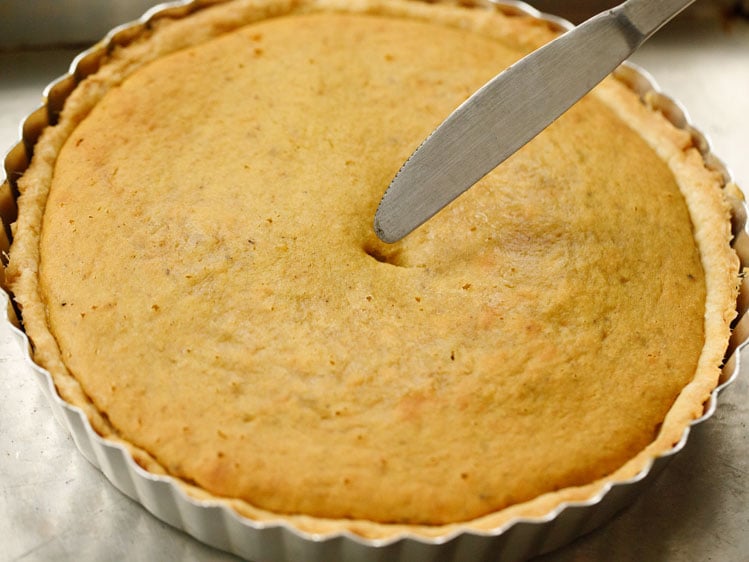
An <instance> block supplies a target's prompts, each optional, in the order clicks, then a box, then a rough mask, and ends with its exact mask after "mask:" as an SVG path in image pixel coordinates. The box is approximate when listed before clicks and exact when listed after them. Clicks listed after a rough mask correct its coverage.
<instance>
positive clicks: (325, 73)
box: [7, 0, 739, 538]
mask: <svg viewBox="0 0 749 562" xmlns="http://www.w3.org/2000/svg"><path fill="white" fill-rule="evenodd" d="M556 33H557V31H555V30H554V29H552V28H551V27H550V25H549V24H548V23H544V22H542V21H539V20H537V19H534V18H531V17H529V16H523V15H508V14H505V13H503V12H501V11H499V10H493V9H485V8H478V7H474V8H468V7H464V6H458V5H454V4H448V3H422V2H414V1H405V0H361V1H357V2H339V1H336V0H318V1H313V0H298V1H285V0H263V1H261V0H249V1H243V0H236V1H230V2H222V3H216V4H215V5H211V6H208V7H203V8H201V9H199V10H195V12H194V13H193V14H191V15H189V16H187V17H180V18H168V17H165V18H162V19H159V20H158V21H157V22H155V23H154V24H153V25H152V26H149V27H148V29H146V30H145V31H143V32H142V33H141V34H140V36H139V37H137V38H135V39H134V40H133V41H132V42H130V43H129V44H127V45H123V46H120V47H118V48H114V49H112V51H111V52H110V53H109V54H108V56H107V58H106V60H105V61H103V62H102V64H101V67H100V69H99V70H98V72H96V73H94V74H92V75H91V76H89V77H88V78H86V79H85V80H84V81H82V82H81V83H80V84H79V85H78V86H77V88H76V89H75V91H74V92H73V93H72V94H71V96H70V97H69V98H68V100H67V102H66V104H65V107H64V110H63V112H62V115H61V118H60V120H59V123H57V124H56V125H55V126H52V127H49V128H48V129H46V130H45V132H44V133H43V135H42V137H41V140H40V142H39V143H38V145H37V147H36V149H35V153H34V158H33V160H32V163H31V166H30V168H29V170H28V171H27V173H26V174H25V175H24V177H23V178H22V179H21V180H20V182H19V190H20V194H21V195H20V197H19V218H18V221H17V222H16V224H15V225H14V227H13V233H14V240H13V244H12V247H11V252H10V264H9V266H8V271H7V275H8V280H9V283H10V286H11V288H12V290H13V293H14V296H15V299H16V302H17V304H18V307H19V309H20V311H21V313H22V318H23V322H24V328H25V330H26V331H27V333H28V335H29V337H30V339H31V341H32V342H33V356H34V359H35V361H36V362H38V363H39V364H40V365H42V366H43V367H45V368H46V369H48V370H49V371H50V373H51V374H52V377H53V379H54V382H55V385H56V388H57V390H58V392H59V394H60V395H61V397H62V398H63V399H64V400H66V401H67V402H69V403H71V404H73V405H75V406H78V407H80V408H81V409H83V411H84V412H85V413H86V415H87V416H88V418H89V420H90V422H91V424H92V426H93V428H94V429H95V430H96V431H97V432H98V433H99V434H101V435H102V436H104V437H105V438H107V439H110V440H112V441H114V442H117V443H121V444H123V445H124V446H126V447H127V448H128V450H129V451H130V452H131V454H132V456H133V458H134V459H135V460H136V461H137V462H138V463H139V464H140V465H141V466H142V467H144V468H145V469H146V470H148V471H151V472H153V473H154V474H164V475H170V476H172V477H173V478H174V479H176V480H177V481H178V482H180V483H181V485H182V486H183V487H184V489H185V490H187V491H188V493H189V494H191V495H192V496H194V497H196V498H199V499H203V498H210V499H214V500H218V501H224V502H226V504H227V505H230V506H231V507H232V508H233V509H235V510H236V511H237V512H238V513H240V514H242V515H244V516H246V517H249V518H251V519H254V520H278V519H283V520H287V521H290V522H292V523H293V525H295V526H296V527H297V528H300V529H302V530H305V531H310V532H322V531H327V530H331V529H348V530H351V531H353V532H355V533H358V534H360V535H363V536H367V537H377V538H379V537H388V536H394V535H395V534H397V533H399V532H401V531H402V530H403V529H404V528H407V529H409V530H411V531H412V532H414V533H416V534H420V535H423V536H434V535H442V534H444V533H445V532H446V531H448V530H450V529H454V528H458V527H460V528H473V529H493V528H496V527H497V526H499V525H501V524H503V523H504V522H506V521H509V520H510V519H512V518H514V517H518V516H537V515H544V514H546V513H548V512H550V511H551V510H553V509H554V508H555V507H556V506H557V505H559V504H560V503H561V502H563V501H570V500H585V499H587V498H590V497H592V496H594V495H595V494H596V493H598V492H599V491H600V490H602V489H603V488H604V486H606V485H607V484H608V483H610V482H616V481H620V480H622V479H625V478H628V477H631V476H632V475H634V474H637V473H638V472H639V471H641V470H643V468H644V467H646V466H648V464H649V463H650V462H651V461H652V459H653V458H654V457H656V456H657V455H659V454H660V453H662V452H663V451H666V450H668V449H669V448H671V447H672V446H673V444H674V443H676V442H677V441H678V440H679V439H680V438H681V436H682V434H683V432H684V430H685V428H686V427H687V426H688V424H689V423H690V421H692V420H693V419H695V418H696V417H699V416H700V415H701V413H702V409H703V403H704V402H705V400H706V399H707V397H708V396H709V395H710V393H711V391H712V390H713V389H714V388H715V386H716V384H717V381H718V376H719V372H720V366H721V362H722V359H723V356H724V353H725V350H726V347H727V342H728V338H729V334H730V323H731V320H732V319H733V317H734V315H735V310H736V297H737V287H738V279H739V271H738V269H739V265H738V260H737V258H736V256H735V254H734V252H733V250H732V249H731V246H730V241H731V223H730V211H729V206H728V203H727V200H726V196H725V194H724V189H723V187H724V186H723V185H722V180H721V177H720V176H719V174H717V173H716V172H715V171H713V170H711V169H710V168H709V167H708V166H707V165H706V164H705V162H704V161H703V158H702V156H701V155H700V152H699V151H698V150H697V148H696V147H695V146H693V142H692V140H691V137H690V135H689V134H688V133H687V132H685V131H682V130H678V129H676V128H675V127H673V126H672V125H671V124H670V123H669V122H668V121H667V119H665V118H664V117H663V116H662V115H661V114H660V113H659V112H658V111H656V110H655V109H653V108H652V107H650V106H649V105H648V103H647V100H645V101H642V100H640V98H639V97H638V96H637V95H636V94H635V93H634V92H632V91H631V90H630V89H629V88H628V87H626V86H625V85H624V84H622V83H620V82H619V81H617V80H616V79H614V78H609V79H607V80H606V81H604V83H603V84H601V85H600V86H599V87H597V88H596V89H595V90H594V91H593V92H592V93H591V94H589V95H588V96H586V97H585V98H584V99H583V100H581V101H580V102H579V103H578V104H576V105H575V106H574V107H573V108H572V109H571V110H570V111H569V112H567V113H566V114H565V115H563V116H562V117H561V118H560V119H559V120H557V121H556V122H555V123H554V124H552V125H551V126H550V127H549V128H548V129H547V130H546V131H544V132H543V133H542V134H541V135H539V136H538V137H537V138H535V139H534V140H533V141H532V142H531V143H529V144H528V145H527V146H526V147H524V148H523V149H522V150H521V151H520V152H518V153H517V154H515V155H514V156H513V157H511V159H509V160H508V161H507V162H505V163H504V164H502V165H501V166H499V167H498V168H497V169H496V170H494V171H493V172H492V173H491V174H489V175H488V176H487V177H485V178H484V179H483V180H482V181H480V182H479V184H477V185H476V186H475V187H473V188H472V189H471V190H469V191H468V192H467V193H466V194H465V195H464V196H462V197H460V198H459V199H458V200H456V201H455V202H454V203H453V204H451V205H450V206H448V207H447V208H446V209H444V210H443V211H442V212H441V213H439V214H438V215H437V216H435V217H434V218H433V219H432V220H430V221H428V222H427V223H426V224H424V225H423V226H422V227H420V228H419V229H418V230H416V231H415V232H414V233H412V234H411V235H409V236H408V237H406V238H405V239H403V240H402V241H401V242H399V243H396V244H392V245H388V244H385V243H383V242H381V241H379V240H378V239H377V238H376V236H375V234H374V232H373V229H372V218H373V216H374V211H375V209H376V207H377V204H378V202H379V199H380V198H381V196H382V194H383V192H384V189H385V188H386V187H387V185H388V183H389V182H390V180H391V179H392V177H393V176H394V175H395V173H396V172H397V171H398V169H399V167H400V166H401V165H402V163H403V162H404V161H405V160H406V158H407V157H408V156H409V154H410V153H411V152H412V151H413V150H414V149H415V148H416V147H417V146H418V145H419V143H420V142H421V141H422V140H423V139H424V138H425V137H426V136H427V135H428V134H429V133H430V131H432V130H433V129H434V128H435V127H436V126H437V125H438V124H439V123H440V122H441V121H442V120H443V119H444V118H445V117H446V116H447V115H448V114H449V113H450V112H451V111H452V109H454V108H455V107H456V106H457V105H459V104H460V103H461V102H462V101H463V100H465V99H466V98H467V97H468V96H469V95H470V94H471V93H472V92H474V91H475V90H476V89H478V88H479V87H480V86H481V85H482V84H483V83H485V82H486V81H487V80H488V79H490V78H491V77H493V76H494V75H496V74H497V73H498V72H499V71H500V70H501V69H502V68H504V67H506V66H508V65H510V64H511V63H512V62H514V61H516V60H517V59H519V58H521V57H522V56H523V55H524V54H526V53H528V52H530V51H531V50H533V49H535V48H536V47H538V46H540V45H542V44H544V43H545V42H547V41H549V40H550V39H552V38H553V37H554V36H555V34H556Z"/></svg>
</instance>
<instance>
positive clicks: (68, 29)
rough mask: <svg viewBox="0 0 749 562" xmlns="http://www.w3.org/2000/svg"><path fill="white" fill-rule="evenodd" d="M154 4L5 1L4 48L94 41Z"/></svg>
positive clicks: (0, 5)
mask: <svg viewBox="0 0 749 562" xmlns="http://www.w3.org/2000/svg"><path fill="white" fill-rule="evenodd" d="M154 4H156V2H155V1H154V0H107V1H105V2H103V1H102V0H2V1H0V49H13V48H19V47H34V48H39V47H44V46H55V45H58V46H59V45H65V44H71V43H75V44H79V45H81V44H86V43H92V42H94V41H97V40H98V39H99V38H101V37H103V36H104V34H105V33H106V32H107V31H109V30H110V29H111V28H113V27H114V26H116V25H119V24H121V23H125V22H127V21H130V20H134V19H136V18H138V17H140V15H141V14H142V13H143V12H145V11H146V9H148V8H150V7H151V6H153V5H154Z"/></svg>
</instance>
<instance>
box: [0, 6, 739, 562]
mask: <svg viewBox="0 0 749 562" xmlns="http://www.w3.org/2000/svg"><path fill="white" fill-rule="evenodd" d="M206 4H207V3H206V2H205V1H200V0H182V1H178V2H171V3H167V4H162V5H159V6H157V7H156V8H154V9H152V10H150V11H148V12H147V13H146V14H145V15H144V16H143V17H141V18H140V19H138V20H137V21H134V22H132V23H129V24H125V25H122V26H119V27H117V28H115V29H113V30H112V31H111V32H109V33H108V34H107V36H106V37H105V38H104V39H103V40H102V41H100V42H99V43H97V44H96V45H95V46H94V47H92V48H91V49H88V50H86V51H84V52H83V53H81V54H80V55H79V56H78V57H76V58H75V60H74V61H73V62H72V64H71V66H70V71H69V73H68V74H66V75H64V76H62V77H61V78H59V79H58V80H56V81H54V82H53V83H51V84H50V85H49V86H48V87H47V88H46V90H45V92H44V97H45V100H46V101H45V103H44V104H43V105H42V106H41V107H40V108H38V109H37V110H36V111H34V112H33V113H31V114H30V115H29V116H28V117H27V118H26V119H25V120H24V122H23V124H22V133H21V139H20V141H19V143H18V144H16V145H15V146H14V147H13V148H11V149H10V151H9V152H8V153H7V156H6V158H5V161H4V167H5V172H6V181H5V182H4V183H3V185H2V189H0V215H2V218H3V223H4V225H5V226H6V229H2V232H0V245H2V248H1V249H2V250H3V251H5V250H7V246H8V242H9V238H10V231H9V230H8V229H7V226H8V225H9V224H10V223H12V222H13V220H14V219H15V212H16V209H15V203H14V197H15V194H16V181H17V179H18V177H20V176H21V175H22V174H23V172H24V171H25V170H26V168H27V167H28V165H29V162H30V159H31V156H32V154H33V150H34V145H35V143H36V142H37V140H38V137H39V135H40V134H41V131H42V130H43V129H44V127H46V126H48V125H50V124H54V123H55V122H56V120H57V117H58V115H59V111H60V109H61V108H62V106H63V104H64V102H65V99H66V98H67V96H68V95H69V94H70V92H72V91H73V89H74V88H75V87H76V85H77V84H78V82H80V81H81V80H82V79H84V78H85V77H86V76H88V75H90V74H92V73H93V72H95V71H96V70H97V69H98V66H99V63H100V61H101V60H102V58H103V57H104V56H105V54H106V52H107V50H108V49H110V48H111V46H112V45H117V44H126V43H128V42H130V41H131V40H132V39H133V38H135V37H137V36H138V35H139V34H140V33H141V32H142V31H143V30H144V29H145V28H146V27H147V26H148V24H149V22H150V21H152V20H153V19H155V18H160V17H183V16H186V15H187V14H189V13H192V12H193V11H195V10H198V9H201V8H202V7H203V6H205V5H206ZM477 4H478V3H477ZM491 4H492V6H491V7H492V8H493V9H498V10H501V11H503V12H505V13H508V14H524V15H531V16H533V17H537V18H540V19H544V20H545V21H547V22H549V23H550V24H551V25H553V26H556V27H557V28H558V29H560V30H564V29H568V28H569V27H571V24H570V23H569V22H567V21H565V20H563V19H560V18H557V17H554V16H550V15H547V14H542V13H540V12H538V11H537V10H535V9H533V8H532V7H530V6H528V5H527V4H524V3H523V2H514V1H506V2H491ZM615 76H616V77H617V78H618V79H619V80H620V81H622V82H623V83H625V84H626V85H627V86H629V87H630V88H631V89H632V90H634V91H635V92H637V93H638V94H639V95H640V96H641V97H643V98H646V97H647V100H648V103H650V104H651V105H654V106H655V107H656V108H657V109H659V110H660V111H661V112H662V113H663V114H664V115H665V116H666V117H667V118H668V119H669V120H670V121H671V122H672V123H673V124H674V125H675V126H677V127H679V128H681V129H684V130H686V131H688V132H689V133H690V135H691V137H692V139H693V143H694V145H695V146H696V147H698V149H699V150H700V151H701V152H702V154H703V156H704V158H705V161H706V163H707V165H708V166H709V167H712V168H713V169H715V170H716V171H717V172H719V173H720V174H721V176H722V177H723V181H724V184H725V186H726V190H727V193H728V195H729V200H730V201H731V202H732V219H733V232H734V247H735V249H736V251H737V253H738V254H739V257H740V260H741V263H742V266H743V267H746V266H747V264H749V234H748V233H747V225H746V221H747V218H746V217H747V207H746V204H745V203H744V199H743V195H742V194H741V193H740V192H739V191H738V190H737V189H736V188H735V186H733V184H732V178H731V175H730V172H729V171H728V170H727V169H726V167H725V166H724V165H723V164H722V163H721V161H720V160H719V159H718V158H716V157H715V156H714V155H713V154H712V152H711V148H710V143H709V141H708V140H707V139H706V138H705V136H704V135H702V134H701V133H700V132H699V131H698V130H697V129H696V128H695V127H694V125H693V124H692V122H691V121H690V119H689V117H688V116H687V114H686V113H685V111H684V110H683V109H682V107H681V106H680V105H679V104H678V103H677V102H675V101H673V100H672V99H671V98H669V97H667V96H666V95H664V94H663V93H662V92H661V91H660V90H659V88H658V87H657V85H656V84H655V82H654V81H653V80H652V78H651V77H649V76H648V75H647V73H646V72H645V71H643V70H642V69H640V68H638V67H636V66H634V65H631V64H625V65H623V66H622V67H621V68H620V69H618V70H617V71H616V73H615ZM1 271H2V270H1V269H0V272H1ZM744 285H745V286H744V287H742V289H749V287H746V282H744ZM746 295H749V290H742V296H741V297H739V300H738V302H737V312H738V316H737V319H736V321H735V326H734V333H733V336H732V339H731V341H730V344H729V349H728V351H727V354H726V359H725V364H724V367H723V371H722V376H721V379H720V383H719V386H718V387H717V388H716V389H715V391H714V392H713V393H712V395H711V396H710V398H709V399H708V400H707V401H706V403H705V406H704V413H703V415H702V416H701V417H700V418H699V419H697V420H695V421H694V422H693V423H692V426H694V425H697V424H701V423H702V422H704V421H705V420H706V419H708V418H709V417H711V416H712V415H713V413H714V412H715V409H716V407H717V403H718V397H719V394H720V392H721V391H722V390H723V389H724V388H725V387H726V386H727V385H729V384H730V383H731V382H732V381H733V380H734V379H735V378H736V377H737V375H738V373H739V370H740V365H739V363H740V353H739V351H740V349H741V348H742V347H744V346H745V345H746V342H747V339H748V338H749V320H747V316H746V311H747V308H749V297H748V296H746ZM6 303H7V306H6V307H5V308H6V310H7V311H8V312H7V317H6V318H5V319H4V320H2V321H5V322H6V323H9V324H12V326H13V327H12V328H11V332H12V334H13V338H14V339H15V340H16V341H17V343H18V345H19V347H20V349H21V350H22V352H23V354H24V365H25V367H26V368H27V369H28V371H29V373H30V374H32V375H33V376H34V377H35V378H36V379H37V380H38V382H39V383H40V385H41V388H42V390H43V392H44V394H45V396H46V397H47V399H48V401H49V403H50V405H51V407H52V410H53V412H54V414H55V416H56V418H57V419H58V420H59V421H60V422H61V423H62V424H63V425H64V426H65V427H66V428H67V429H68V431H69V432H70V434H71V435H72V437H73V439H74V441H75V443H76V445H77V447H78V448H79V449H80V451H81V453H82V454H83V455H84V456H85V458H86V459H88V460H89V461H90V462H91V463H92V464H93V465H95V466H96V467H98V468H99V469H100V470H101V471H102V473H103V474H104V475H105V476H106V477H107V478H108V479H109V480H110V481H111V483H112V484H113V485H114V486H115V487H117V488H118V489H119V490H121V491H122V492H123V493H124V494H126V495H127V496H129V497H131V498H133V499H134V500H135V501H137V502H139V503H140V504H141V505H143V507H145V508H146V509H147V510H148V511H150V512H151V513H152V514H154V515H155V516H156V517H158V518H159V519H161V520H163V521H165V522H166V523H168V524H170V525H172V526H174V527H176V528H178V529H181V530H184V531H185V532H187V533H188V534H190V535H192V536H193V537H195V538H197V539H198V540H201V541H203V542H205V543H207V544H209V545H212V546H215V547H217V548H220V549H223V550H226V551H228V552H232V553H234V554H237V555H239V556H242V557H244V558H248V559H251V560H267V561H277V562H280V561H290V560H300V559H303V560H306V561H326V562H330V561H335V560H341V561H343V560H362V561H364V560H366V561H368V562H375V561H383V562H384V561H403V562H406V561H408V562H412V561H415V562H421V561H423V562H426V561H436V560H440V561H455V562H458V561H463V560H476V561H484V560H486V561H488V560H503V561H514V560H525V559H527V558H529V557H532V556H534V555H537V554H541V553H544V552H548V551H551V550H553V549H555V548H558V547H559V546H561V545H564V544H566V543H568V542H570V541H572V540H573V539H574V538H576V537H578V536H580V535H582V534H584V533H587V532H589V531H590V530H592V529H594V528H596V527H598V526H600V525H601V524H603V523H605V522H606V521H607V520H608V519H610V518H611V517H612V515H614V514H615V513H617V512H618V511H619V510H621V509H623V508H624V507H625V506H627V505H628V504H629V503H631V502H632V501H633V500H634V499H635V498H636V497H637V496H638V495H639V493H640V492H641V490H642V489H643V488H644V487H646V486H647V485H648V484H650V483H651V482H652V480H653V479H654V478H655V477H656V476H657V474H658V473H659V472H660V471H661V470H662V469H663V468H664V467H665V466H666V465H667V464H668V462H669V460H671V459H672V458H673V457H674V455H676V454H677V453H679V452H680V451H681V450H682V449H683V448H684V446H685V444H686V442H687V439H688V436H689V433H690V429H689V428H687V430H686V431H685V432H684V434H683V435H682V437H681V439H680V440H679V442H678V443H676V444H675V445H674V446H673V448H672V449H670V450H669V451H667V452H666V453H664V454H663V455H661V456H660V457H658V458H657V459H655V461H653V462H652V463H651V465H650V466H647V467H645V468H644V469H643V470H642V471H640V473H638V474H637V475H635V476H634V477H633V478H631V479H628V480H625V481H621V482H617V483H614V484H611V485H609V486H607V487H606V488H605V489H603V490H601V491H600V492H599V493H598V494H596V495H595V496H593V497H591V498H589V499H588V500H586V501H583V502H573V503H567V504H563V505H561V506H559V507H558V508H556V509H554V510H553V511H551V512H549V513H547V514H546V515H544V516H543V517H538V518H518V519H515V520H512V521H510V522H508V523H506V524H504V525H502V526H500V527H497V528H495V529H491V530H489V531H485V532H478V531H470V530H468V531H466V530H457V531H453V532H451V533H449V534H446V535H443V536H439V537H434V538H424V537H421V536H415V535H411V534H409V533H403V534H400V535H398V536H395V537H392V538H388V539H366V538H362V537H360V536H358V535H355V534H353V533H349V532H336V533H329V534H316V535H311V534H309V533H306V532H303V531H301V530H299V529H296V528H294V527H293V526H292V525H290V524H289V523H286V522H276V521H270V522H257V521H252V520H249V519H246V518H243V517H241V516H240V515H238V514H237V513H236V512H234V511H233V510H231V509H230V508H229V507H227V506H226V505H225V504H222V503H219V502H212V501H198V500H196V499H194V498H192V497H190V496H188V495H187V494H186V493H185V492H184V490H183V488H182V487H181V486H180V485H179V484H178V483H177V482H176V481H175V480H173V479H172V478H170V477H165V476H156V475H154V474H151V473H149V472H146V471H145V470H143V469H142V468H141V467H140V466H139V465H138V464H137V463H136V462H135V461H134V460H133V458H132V457H131V455H130V454H129V453H128V452H127V450H126V449H125V448H123V447H122V446H120V445H118V444H115V443H113V442H110V441H107V440H105V439H102V438H101V437H100V436H99V435H98V434H96V432H95V431H94V430H93V429H92V427H91V425H90V424H89V422H88V420H87V418H86V417H85V415H84V414H83V412H82V411H81V410H79V409H78V408H76V407H74V406H71V405H70V404H68V403H66V402H65V401H63V400H62V399H61V398H60V397H59V395H58V394H57V392H56V390H55V386H54V383H53V381H52V378H51V376H50V375H49V373H48V372H47V371H45V370H44V369H42V368H41V367H39V366H38V365H36V364H35V363H34V362H33V360H32V359H31V354H30V344H29V341H28V338H27V337H26V335H25V334H24V333H23V331H22V330H21V329H20V328H19V327H18V325H19V324H18V321H17V319H16V316H15V314H14V309H13V308H12V306H11V305H10V301H9V300H8V299H7V298H6Z"/></svg>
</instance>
